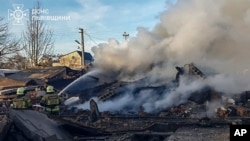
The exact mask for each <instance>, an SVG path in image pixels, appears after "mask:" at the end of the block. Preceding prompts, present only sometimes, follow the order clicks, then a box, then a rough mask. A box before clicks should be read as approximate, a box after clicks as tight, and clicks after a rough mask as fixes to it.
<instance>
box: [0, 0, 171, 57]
mask: <svg viewBox="0 0 250 141" xmlns="http://www.w3.org/2000/svg"><path fill="white" fill-rule="evenodd" d="M173 1H176V0H168V2H167V0H126V1H125V0H40V2H41V4H42V8H43V9H45V10H46V12H47V13H44V14H43V15H44V16H65V17H70V19H69V20H58V21H45V23H46V24H47V25H48V27H50V28H51V29H52V30H54V37H55V51H56V53H60V54H64V53H68V52H70V51H74V50H77V46H78V45H77V43H75V42H74V40H76V39H77V40H80V34H79V30H78V28H79V27H81V28H83V29H85V30H86V33H87V34H86V35H85V48H86V51H90V50H91V47H92V46H94V45H96V44H99V43H101V42H106V41H107V40H108V39H109V38H116V39H117V40H118V41H120V42H121V41H123V37H122V34H123V32H124V31H126V32H127V33H129V34H130V37H133V36H135V35H136V32H137V31H136V29H137V27H145V28H148V29H152V28H153V27H154V25H155V24H157V23H158V22H159V15H160V13H161V12H163V11H165V10H166V9H167V8H166V7H167V4H169V3H174V2H173ZM35 3H36V0H2V1H0V5H1V11H0V16H1V17H4V19H5V22H8V23H9V27H10V32H11V33H12V34H13V35H14V36H15V37H17V38H20V35H21V33H22V32H23V30H24V28H25V19H24V18H22V22H23V23H24V24H23V25H14V24H13V23H15V20H16V19H14V18H13V16H12V17H11V16H10V14H11V13H13V12H15V11H16V10H17V9H16V7H15V6H14V5H15V4H21V5H23V7H22V8H21V11H22V12H23V13H25V10H28V9H32V8H33V7H34V4H35ZM8 11H10V12H8ZM89 36H90V37H89Z"/></svg>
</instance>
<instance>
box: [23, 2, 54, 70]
mask: <svg viewBox="0 0 250 141" xmlns="http://www.w3.org/2000/svg"><path fill="white" fill-rule="evenodd" d="M40 8H41V7H40V3H39V2H37V3H36V5H35V6H34V9H40ZM32 16H36V17H40V16H41V14H40V13H35V14H32ZM32 16H30V19H29V21H27V28H26V31H25V32H24V33H23V35H22V36H23V48H24V49H25V52H26V55H27V58H28V59H29V61H30V63H31V65H32V66H37V65H38V63H39V59H40V58H42V57H43V56H46V55H51V54H53V49H54V40H53V31H52V30H51V29H49V28H48V27H47V26H46V24H45V23H44V22H43V21H42V20H39V18H35V19H33V18H32Z"/></svg>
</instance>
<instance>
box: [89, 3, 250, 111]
mask: <svg viewBox="0 0 250 141" xmlns="http://www.w3.org/2000/svg"><path fill="white" fill-rule="evenodd" d="M249 33H250V1H249V0H239V1H235V0H209V1H208V0H178V2H177V3H176V4H175V5H173V6H172V7H169V9H167V10H166V11H165V12H163V13H162V14H161V16H160V22H159V23H157V24H156V26H155V27H154V29H153V30H152V31H149V30H148V29H146V28H143V27H138V33H137V35H136V37H133V38H130V40H129V41H125V42H122V43H119V42H118V41H117V40H115V39H110V40H109V42H108V43H103V44H100V45H99V46H98V47H94V48H93V49H92V50H93V52H94V57H95V63H94V65H95V66H96V67H97V68H98V69H100V70H102V71H105V72H110V71H112V72H117V73H119V74H120V75H119V79H128V78H134V79H136V78H142V77H145V76H147V77H149V78H150V80H151V83H152V85H153V84H155V83H159V82H161V81H164V80H169V79H170V78H171V77H172V78H173V76H175V73H176V71H175V70H174V67H175V66H176V65H179V66H182V65H184V64H187V63H191V62H194V63H195V64H196V65H197V66H199V67H200V68H210V69H211V70H214V71H215V72H216V73H217V74H219V75H215V76H212V77H208V79H206V80H204V81H200V80H197V81H194V82H191V83H186V81H182V82H181V83H180V86H179V87H178V88H176V89H175V90H171V91H168V92H165V94H164V95H162V96H159V95H157V94H154V93H152V92H150V91H148V92H146V94H144V95H143V97H142V98H141V97H136V96H132V95H130V94H126V95H125V96H124V97H120V98H119V100H121V101H119V100H118V103H120V105H121V106H117V110H119V109H122V108H124V107H126V106H127V104H125V103H126V102H128V103H129V105H134V106H135V107H136V106H138V105H142V106H143V107H144V109H145V111H147V112H152V111H154V110H160V109H164V108H166V107H169V106H173V105H178V104H180V103H183V102H184V101H186V100H187V98H188V96H189V94H190V93H192V92H194V91H196V90H199V89H200V88H202V87H203V86H205V85H209V86H211V87H213V88H215V90H217V91H220V92H224V93H226V94H233V93H238V92H242V91H244V90H248V89H249V86H250V85H249V84H250V83H249V81H250V73H249V69H250V63H249V60H248V58H249V49H250V40H249ZM114 101H115V100H114ZM114 101H109V103H107V105H112V104H114V103H115V102H114ZM132 101H136V102H135V103H133V102H132ZM118 103H117V104H118ZM138 103H140V104H138ZM137 104H138V105H137ZM101 107H102V106H100V109H101ZM103 107H107V106H105V105H103ZM112 107H116V106H114V105H113V106H110V107H109V108H112ZM104 110H105V108H104Z"/></svg>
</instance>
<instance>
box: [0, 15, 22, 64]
mask: <svg viewBox="0 0 250 141" xmlns="http://www.w3.org/2000/svg"><path fill="white" fill-rule="evenodd" d="M20 50H21V48H20V46H19V44H18V41H16V40H14V39H13V38H11V36H10V34H9V30H8V24H7V23H3V18H1V17H0V62H1V63H3V61H6V59H7V58H8V57H10V56H11V55H13V54H15V53H17V52H18V51H20Z"/></svg>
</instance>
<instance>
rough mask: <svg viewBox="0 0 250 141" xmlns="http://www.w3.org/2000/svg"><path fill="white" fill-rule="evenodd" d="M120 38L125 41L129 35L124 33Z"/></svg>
mask: <svg viewBox="0 0 250 141" xmlns="http://www.w3.org/2000/svg"><path fill="white" fill-rule="evenodd" d="M122 36H123V37H124V39H125V41H126V40H127V39H128V37H129V34H127V33H126V32H124V33H123V34H122Z"/></svg>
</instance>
